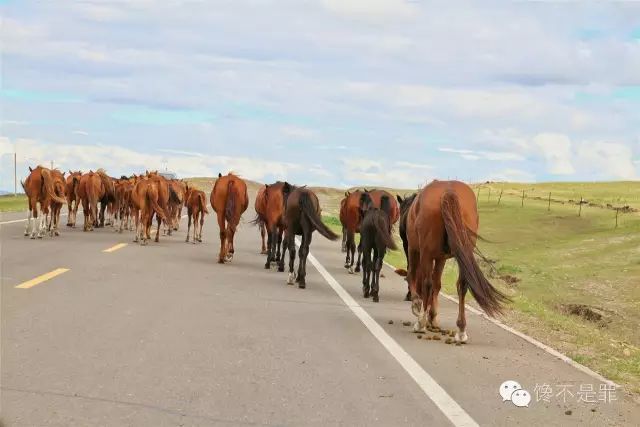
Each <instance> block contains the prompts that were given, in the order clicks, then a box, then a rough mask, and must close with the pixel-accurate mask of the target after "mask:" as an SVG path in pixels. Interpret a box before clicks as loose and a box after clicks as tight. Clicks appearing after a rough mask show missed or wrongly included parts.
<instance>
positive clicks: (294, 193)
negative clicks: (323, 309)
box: [284, 187, 339, 289]
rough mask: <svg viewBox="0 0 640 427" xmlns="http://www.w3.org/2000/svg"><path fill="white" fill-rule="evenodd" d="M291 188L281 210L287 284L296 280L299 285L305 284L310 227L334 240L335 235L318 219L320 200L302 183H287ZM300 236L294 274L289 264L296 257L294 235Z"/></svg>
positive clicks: (311, 230) (320, 217) (310, 235)
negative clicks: (285, 248)
mask: <svg viewBox="0 0 640 427" xmlns="http://www.w3.org/2000/svg"><path fill="white" fill-rule="evenodd" d="M290 190H291V192H290V194H289V196H288V197H287V206H286V211H285V214H284V217H285V219H284V221H285V226H286V245H287V248H288V249H289V278H288V279H287V284H288V285H293V284H294V282H296V283H298V287H299V288H300V289H304V288H305V287H306V276H307V256H308V255H309V245H310V244H311V237H312V235H313V232H314V230H318V232H319V233H320V234H322V235H323V236H324V237H326V238H327V239H329V240H337V239H338V237H339V236H338V235H337V234H336V233H334V232H333V231H331V230H330V229H329V227H327V226H326V225H325V224H324V223H323V222H322V216H321V210H320V202H319V201H318V196H316V194H315V193H314V192H313V191H311V190H310V189H308V188H306V187H298V188H296V187H291V188H290ZM296 235H300V236H302V242H301V243H300V249H299V252H298V257H299V258H300V259H299V260H298V274H297V275H296V274H294V272H293V265H294V263H295V259H296V243H295V236H296Z"/></svg>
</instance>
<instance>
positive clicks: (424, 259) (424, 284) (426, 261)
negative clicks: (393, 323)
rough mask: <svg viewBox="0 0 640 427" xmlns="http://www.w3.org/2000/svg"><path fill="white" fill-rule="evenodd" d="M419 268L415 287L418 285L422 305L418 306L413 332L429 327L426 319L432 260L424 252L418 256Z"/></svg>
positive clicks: (429, 301)
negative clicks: (418, 310) (418, 311)
mask: <svg viewBox="0 0 640 427" xmlns="http://www.w3.org/2000/svg"><path fill="white" fill-rule="evenodd" d="M420 266H421V271H420V275H419V277H418V278H417V279H418V281H417V282H416V284H417V285H420V299H421V302H422V305H421V306H420V313H419V315H418V321H417V322H416V324H415V325H414V327H413V330H414V331H415V332H420V331H425V330H426V329H427V326H430V323H429V322H428V319H427V310H428V309H429V304H430V303H431V288H432V285H433V283H432V277H433V258H431V257H430V256H428V255H426V254H425V251H422V253H421V254H420Z"/></svg>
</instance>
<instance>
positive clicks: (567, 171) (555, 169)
mask: <svg viewBox="0 0 640 427" xmlns="http://www.w3.org/2000/svg"><path fill="white" fill-rule="evenodd" d="M533 143H534V144H535V145H537V146H538V148H539V149H540V150H541V151H542V155H543V156H544V158H545V160H546V161H547V170H548V171H549V173H552V174H555V175H571V174H573V173H574V172H575V168H574V166H573V162H572V153H571V140H570V139H569V137H567V136H566V135H562V134H557V133H541V134H538V135H536V136H535V137H534V138H533Z"/></svg>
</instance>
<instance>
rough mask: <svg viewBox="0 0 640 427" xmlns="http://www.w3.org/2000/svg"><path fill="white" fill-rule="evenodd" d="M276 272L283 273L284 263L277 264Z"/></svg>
mask: <svg viewBox="0 0 640 427" xmlns="http://www.w3.org/2000/svg"><path fill="white" fill-rule="evenodd" d="M278 273H284V265H283V266H278Z"/></svg>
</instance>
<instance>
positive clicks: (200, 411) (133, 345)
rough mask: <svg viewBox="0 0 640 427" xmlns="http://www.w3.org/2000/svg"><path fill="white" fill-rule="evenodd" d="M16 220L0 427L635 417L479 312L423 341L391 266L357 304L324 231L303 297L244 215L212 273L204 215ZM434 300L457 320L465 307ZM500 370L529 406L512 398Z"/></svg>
mask: <svg viewBox="0 0 640 427" xmlns="http://www.w3.org/2000/svg"><path fill="white" fill-rule="evenodd" d="M250 210H251V209H250ZM250 216H251V215H250V214H249V213H247V214H246V215H245V217H246V218H248V217H250ZM23 217H24V214H5V215H4V216H3V217H2V218H0V223H4V224H0V244H1V246H0V250H1V253H0V259H1V276H2V288H1V291H2V293H1V298H2V305H1V310H2V311H1V320H2V327H1V345H2V349H1V350H2V354H1V357H2V359H1V363H0V368H1V377H0V378H1V384H0V386H1V397H0V404H1V407H0V416H1V419H2V421H3V423H4V425H6V426H75V425H78V426H127V425H131V426H140V425H149V426H210V425H216V426H217V425H220V426H225V425H240V426H242V425H290V426H299V425H348V426H360V425H361V426H365V425H366V426H372V425H380V426H398V425H430V426H440V425H498V426H502V425H504V426H513V425H524V426H530V425H545V426H548V425H563V426H566V425H581V426H584V425H593V426H602V425H639V424H640V408H639V406H638V405H637V404H636V403H633V402H632V401H631V400H630V399H629V398H628V397H627V396H625V395H624V392H623V391H622V390H617V391H616V392H615V393H611V392H607V391H605V390H603V391H601V390H600V387H601V384H602V383H601V381H599V380H597V379H595V378H594V377H592V376H590V375H588V374H586V373H584V372H581V371H579V370H578V369H576V368H574V367H573V366H570V365H569V364H567V363H565V362H563V361H561V360H559V359H557V358H556V357H553V356H552V355H550V354H548V353H547V352H545V351H544V350H543V349H540V348H538V347H536V346H534V345H532V344H530V343H528V342H526V341H525V340H523V339H521V338H519V337H517V336H515V335H513V334H512V333H510V332H508V331H506V330H504V329H502V328H500V327H498V326H496V325H495V324H493V323H491V322H489V321H487V320H486V319H483V318H482V317H480V316H478V315H476V314H472V313H468V325H469V326H468V328H469V336H470V342H469V344H468V345H465V346H455V345H447V344H445V343H444V341H442V340H441V341H427V340H423V339H420V340H419V339H417V338H416V334H413V333H412V332H411V327H406V326H403V321H409V320H411V321H413V320H414V319H413V317H412V315H411V312H410V308H409V305H408V303H405V302H403V301H402V299H403V296H404V292H405V290H406V288H405V282H404V281H403V280H402V279H401V278H400V277H397V276H395V275H394V274H393V273H392V272H391V270H390V269H388V268H386V267H385V271H384V273H385V275H386V277H385V278H383V279H382V280H381V301H380V303H379V304H374V303H372V302H371V301H370V300H364V299H363V298H362V295H361V293H360V288H361V285H360V282H359V281H360V276H357V275H349V274H347V272H346V270H345V269H344V268H343V267H342V264H343V254H342V253H340V243H339V242H329V241H327V240H325V239H323V238H322V237H321V236H319V235H318V234H317V233H316V234H314V238H313V242H312V244H311V254H312V255H313V257H314V263H313V264H312V263H311V262H310V263H309V265H308V276H307V289H305V290H301V289H298V288H297V287H293V286H287V285H286V284H285V283H286V275H285V273H278V272H276V271H275V270H265V269H264V268H263V264H264V261H265V259H264V256H263V255H260V254H259V233H258V231H257V229H256V228H254V227H251V226H250V225H249V224H248V223H247V222H246V221H245V222H244V223H243V224H242V225H241V227H240V230H239V233H238V234H237V242H236V255H235V258H234V260H233V262H232V263H231V264H228V265H219V264H216V263H215V260H216V255H217V249H218V240H217V236H218V229H217V225H216V223H215V221H214V220H213V217H212V216H208V217H207V220H206V222H205V226H204V234H203V237H204V243H202V244H198V245H193V244H186V243H185V242H184V237H185V228H186V226H185V224H186V222H185V220H183V222H182V228H181V230H180V231H179V232H177V233H176V234H174V236H172V237H163V236H161V241H160V243H154V242H151V243H150V244H149V246H147V247H141V246H139V245H137V244H135V243H133V242H132V233H124V234H117V233H114V232H113V231H112V229H110V228H107V229H98V230H96V231H94V232H90V233H83V232H82V228H81V226H80V227H79V228H77V229H67V228H66V227H64V228H63V229H62V235H61V236H60V237H58V238H55V239H51V238H45V239H43V240H29V239H27V238H25V237H23V235H22V232H23V229H24V224H25V223H24V222H13V221H16V220H19V219H22V218H23ZM79 217H80V218H82V216H81V215H80V216H79ZM80 221H81V220H80ZM109 249H111V250H110V251H108V252H105V250H109ZM47 274H48V275H47ZM43 275H45V276H43ZM34 279H36V280H34ZM17 286H21V287H17ZM441 306H442V307H441V314H440V318H441V323H442V326H443V327H444V328H447V329H453V328H454V327H455V319H456V310H457V306H456V305H455V304H453V303H451V302H449V301H447V300H445V299H441ZM390 320H393V324H390V323H389V321H390ZM429 335H432V334H429ZM507 380H514V381H518V382H519V383H520V384H521V385H522V388H524V389H526V390H528V391H529V392H530V394H531V397H532V401H531V402H530V404H529V407H517V406H515V405H514V404H513V403H512V402H510V401H506V402H503V401H502V398H501V397H500V396H499V394H498V389H499V387H500V385H501V384H502V383H503V382H504V381H507ZM590 387H591V388H592V389H593V391H594V392H593V393H591V392H590V391H589V390H590ZM549 389H550V390H549ZM549 391H551V394H549ZM580 399H582V400H594V401H596V402H597V403H585V402H580V401H579V400H580ZM613 399H615V400H613ZM609 400H611V401H609ZM569 411H570V412H569Z"/></svg>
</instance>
